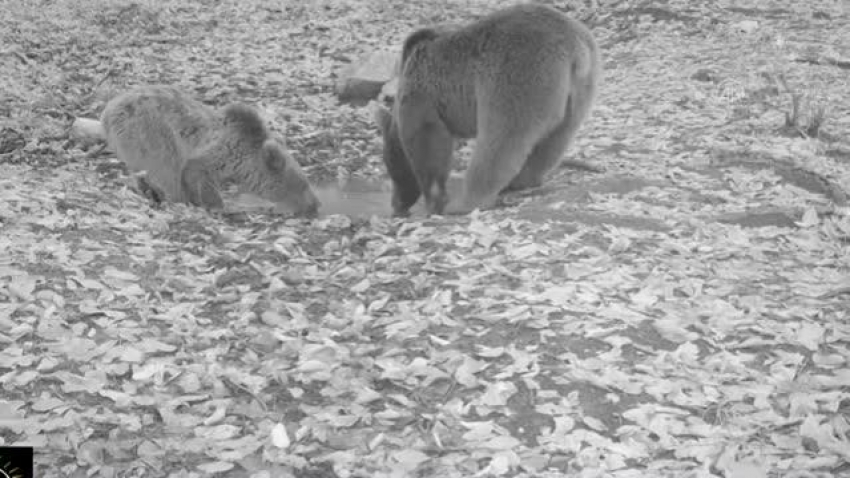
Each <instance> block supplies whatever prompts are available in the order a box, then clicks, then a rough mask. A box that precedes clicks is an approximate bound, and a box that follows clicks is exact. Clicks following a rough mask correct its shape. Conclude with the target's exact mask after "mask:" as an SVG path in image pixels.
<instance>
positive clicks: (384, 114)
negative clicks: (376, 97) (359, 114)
mask: <svg viewBox="0 0 850 478" xmlns="http://www.w3.org/2000/svg"><path fill="white" fill-rule="evenodd" d="M369 108H370V109H371V110H372V120H373V121H374V122H375V124H376V125H377V126H378V128H380V130H381V133H383V134H385V135H386V134H387V131H389V130H390V125H391V124H392V121H393V113H392V111H390V109H389V108H387V107H386V106H383V105H381V104H380V103H378V102H377V101H372V102H371V103H370V106H369Z"/></svg>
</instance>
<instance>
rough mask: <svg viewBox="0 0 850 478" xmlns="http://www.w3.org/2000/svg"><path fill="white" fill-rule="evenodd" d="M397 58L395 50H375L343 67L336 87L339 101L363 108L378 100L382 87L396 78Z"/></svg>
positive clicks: (393, 90) (393, 91)
mask: <svg viewBox="0 0 850 478" xmlns="http://www.w3.org/2000/svg"><path fill="white" fill-rule="evenodd" d="M399 56H400V55H399V52H398V51H397V50H387V49H381V50H375V51H373V52H371V53H368V54H366V55H363V56H362V57H361V58H359V59H358V60H357V61H355V62H354V63H352V64H351V65H349V66H347V67H345V68H344V69H343V70H342V71H341V72H340V75H339V80H337V85H336V93H337V97H338V98H339V100H340V101H342V102H344V103H351V104H354V105H358V106H363V105H365V104H367V103H368V102H369V100H373V99H376V98H378V96H379V95H380V94H381V91H382V89H383V88H384V85H385V84H386V83H387V82H389V81H390V80H392V79H393V78H394V77H395V76H396V73H397V70H398V59H399ZM392 94H393V95H394V94H395V88H394V87H393V88H392Z"/></svg>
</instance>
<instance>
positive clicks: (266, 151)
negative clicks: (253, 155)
mask: <svg viewBox="0 0 850 478" xmlns="http://www.w3.org/2000/svg"><path fill="white" fill-rule="evenodd" d="M288 161H289V154H288V153H287V151H286V150H285V149H284V148H283V146H281V145H280V144H279V143H278V142H277V141H275V140H272V139H269V140H266V142H265V143H263V164H265V166H266V167H267V168H268V169H269V170H270V171H274V172H278V173H282V172H283V171H286V168H287V166H288V164H287V163H288Z"/></svg>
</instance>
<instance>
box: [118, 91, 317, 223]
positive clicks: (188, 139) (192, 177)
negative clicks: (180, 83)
mask: <svg viewBox="0 0 850 478" xmlns="http://www.w3.org/2000/svg"><path fill="white" fill-rule="evenodd" d="M101 122H102V124H103V128H104V131H105V133H106V137H107V141H108V142H109V144H110V145H111V146H112V147H113V148H114V149H115V151H116V152H117V154H118V158H119V159H120V160H121V161H123V162H124V163H125V164H126V165H127V167H128V168H129V169H131V170H133V171H145V172H146V175H145V176H143V178H142V181H141V182H142V183H141V184H140V187H141V188H142V190H143V191H147V193H149V194H152V195H153V196H154V197H155V199H157V200H160V201H170V202H184V203H188V204H192V205H196V206H201V207H205V208H207V209H220V208H222V207H223V206H224V203H223V201H222V198H221V194H220V192H219V191H220V185H221V184H222V183H223V182H225V181H231V180H232V181H236V182H238V183H240V185H241V186H243V187H244V188H245V189H247V190H248V191H250V192H252V193H255V194H257V195H258V196H261V197H263V198H265V199H268V200H270V201H272V202H274V203H277V204H278V205H279V206H280V207H281V208H283V209H285V210H288V211H290V212H293V213H295V214H298V215H308V216H312V215H315V214H316V213H317V211H318V208H319V206H320V204H319V200H318V199H317V197H316V195H315V192H314V191H313V188H312V186H311V185H310V182H309V181H308V180H307V178H306V176H305V175H304V173H303V172H302V170H301V167H300V166H299V165H298V162H296V161H295V160H294V159H293V158H292V157H291V156H290V155H289V153H288V151H287V149H286V146H285V145H284V143H283V141H282V139H281V138H277V137H275V135H273V134H272V132H271V131H270V130H269V128H268V127H267V125H266V124H265V122H264V121H263V120H262V119H261V118H260V116H259V113H258V112H257V111H256V110H255V109H254V108H252V107H250V106H247V105H243V104H239V103H231V104H229V105H227V106H225V107H224V108H223V109H222V110H216V109H214V108H212V107H209V106H207V105H204V104H203V103H200V102H198V101H196V100H194V99H192V98H191V97H189V96H188V95H186V94H185V93H183V92H182V91H180V90H178V89H177V88H174V87H170V86H161V85H153V86H144V87H140V88H136V89H134V90H131V91H129V92H126V93H123V94H121V95H119V96H117V97H115V98H113V99H112V100H111V101H109V103H107V105H106V107H105V108H104V110H103V113H102V115H101Z"/></svg>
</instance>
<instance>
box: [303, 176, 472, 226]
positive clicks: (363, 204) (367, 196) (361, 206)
mask: <svg viewBox="0 0 850 478" xmlns="http://www.w3.org/2000/svg"><path fill="white" fill-rule="evenodd" d="M461 184H462V180H461V178H459V177H454V176H453V177H450V178H449V182H448V190H449V196H450V197H453V196H454V195H456V194H458V193H460V190H461ZM315 190H316V195H317V196H318V197H319V200H320V201H322V207H321V209H320V210H319V214H320V215H321V216H328V215H331V214H344V215H346V216H349V217H359V218H366V217H371V216H391V215H392V205H391V204H390V202H391V200H392V183H391V182H390V181H389V180H388V179H387V180H367V179H358V178H351V179H349V180H348V181H346V182H345V184H342V185H340V184H338V183H336V182H331V183H323V184H318V185H317V186H316V187H315ZM423 203H424V201H423V200H422V199H421V198H420V199H419V202H417V203H416V204H415V205H414V206H413V207H412V208H411V209H410V212H411V215H412V216H423V215H424V214H425V207H424V205H423Z"/></svg>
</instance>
